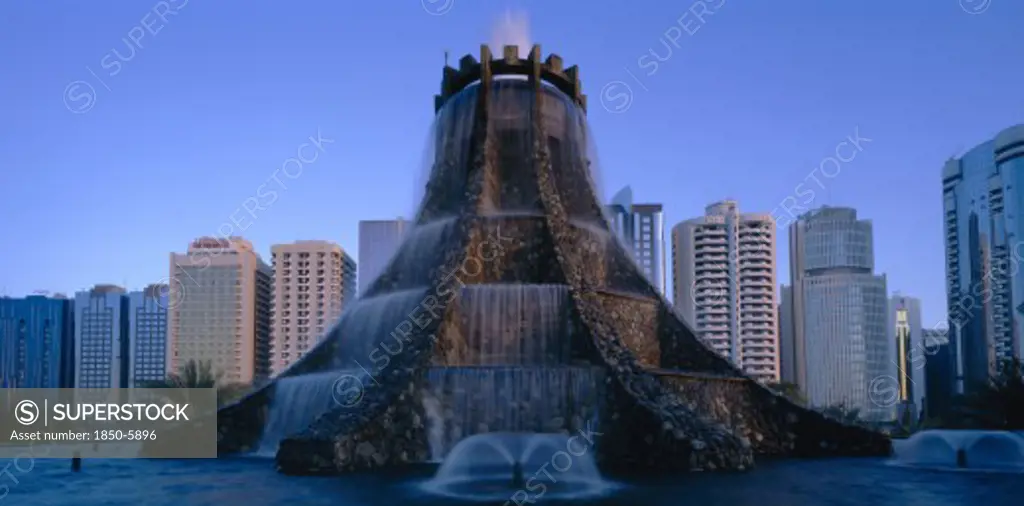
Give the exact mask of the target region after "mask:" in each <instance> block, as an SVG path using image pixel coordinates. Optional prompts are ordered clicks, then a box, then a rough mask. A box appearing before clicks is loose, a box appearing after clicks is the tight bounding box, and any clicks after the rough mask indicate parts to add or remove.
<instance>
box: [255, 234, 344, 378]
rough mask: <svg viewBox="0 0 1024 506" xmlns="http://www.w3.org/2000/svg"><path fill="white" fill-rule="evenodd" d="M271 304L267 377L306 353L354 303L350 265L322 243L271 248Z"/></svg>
mask: <svg viewBox="0 0 1024 506" xmlns="http://www.w3.org/2000/svg"><path fill="white" fill-rule="evenodd" d="M270 251H271V265H272V266H273V269H274V299H273V300H274V304H273V313H272V318H271V325H270V336H271V343H272V345H271V363H270V367H271V374H274V375H277V374H279V373H281V372H282V371H284V370H285V369H286V368H288V366H289V365H291V364H292V363H293V362H295V361H296V360H297V359H298V358H299V357H301V356H302V355H305V353H306V352H307V351H309V350H311V349H312V348H313V347H314V346H316V344H317V343H318V342H320V339H321V338H322V337H323V335H324V332H326V331H327V330H328V329H329V327H330V326H331V325H332V324H333V323H334V322H335V321H336V320H337V319H338V317H339V316H341V311H342V309H343V308H344V307H345V306H346V305H347V304H350V303H351V302H352V301H353V300H354V299H355V297H356V262H355V261H354V260H352V257H351V256H349V254H348V253H346V252H345V251H344V250H343V249H342V248H341V246H338V245H337V244H335V243H332V242H328V241H297V242H295V243H292V244H275V245H274V246H273V247H271V250H270Z"/></svg>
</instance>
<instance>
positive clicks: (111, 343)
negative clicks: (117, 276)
mask: <svg viewBox="0 0 1024 506" xmlns="http://www.w3.org/2000/svg"><path fill="white" fill-rule="evenodd" d="M128 357H129V341H128V297H127V296H126V295H125V291H124V288H121V287H120V286H115V285H96V286H94V287H93V288H92V289H90V290H86V291H81V292H77V293H75V387H76V388H127V387H130V386H131V383H130V378H131V372H130V370H129V368H128Z"/></svg>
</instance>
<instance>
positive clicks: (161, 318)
mask: <svg viewBox="0 0 1024 506" xmlns="http://www.w3.org/2000/svg"><path fill="white" fill-rule="evenodd" d="M169 290H170V287H169V286H168V285H161V284H155V285H149V286H147V287H146V288H144V289H142V290H140V291H135V292H131V293H129V294H128V341H129V344H128V349H129V355H128V370H129V371H130V373H129V376H130V377H129V384H130V385H131V386H133V387H145V386H147V385H148V384H151V383H153V382H158V381H164V380H165V379H166V378H167V373H168V371H167V307H168V305H169V300H170V297H169V293H168V292H169Z"/></svg>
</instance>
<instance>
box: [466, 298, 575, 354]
mask: <svg viewBox="0 0 1024 506" xmlns="http://www.w3.org/2000/svg"><path fill="white" fill-rule="evenodd" d="M570 311H571V302H570V300H569V291H568V287H566V286H565V285H519V284H516V285H513V284H488V285H470V286H467V287H465V288H463V290H462V292H461V294H460V296H459V301H458V316H457V318H458V326H459V331H460V333H461V334H462V337H463V339H464V342H465V345H466V348H467V349H466V356H464V357H463V361H464V363H466V364H472V365H484V364H501V365H513V364H532V365H537V364H558V363H566V362H567V361H568V359H569V353H570V349H571V341H572V335H571V332H572V325H571V320H572V318H571V313H570Z"/></svg>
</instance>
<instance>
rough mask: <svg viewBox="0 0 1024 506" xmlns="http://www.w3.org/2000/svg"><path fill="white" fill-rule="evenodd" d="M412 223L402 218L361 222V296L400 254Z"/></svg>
mask: <svg viewBox="0 0 1024 506" xmlns="http://www.w3.org/2000/svg"><path fill="white" fill-rule="evenodd" d="M411 228H412V223H411V222H409V221H406V220H404V219H402V218H398V219H395V220H369V221H360V222H359V295H360V296H362V295H363V294H364V293H366V290H367V289H369V288H370V285H371V284H372V283H373V282H374V281H376V280H377V276H380V275H381V273H382V272H384V269H385V268H387V266H388V263H389V262H391V257H393V256H395V253H396V252H398V247H399V246H401V245H402V241H403V240H404V239H405V235H406V233H408V232H409V230H410V229H411Z"/></svg>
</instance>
